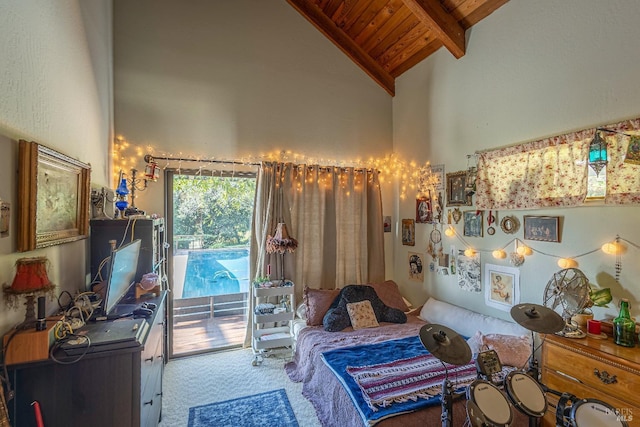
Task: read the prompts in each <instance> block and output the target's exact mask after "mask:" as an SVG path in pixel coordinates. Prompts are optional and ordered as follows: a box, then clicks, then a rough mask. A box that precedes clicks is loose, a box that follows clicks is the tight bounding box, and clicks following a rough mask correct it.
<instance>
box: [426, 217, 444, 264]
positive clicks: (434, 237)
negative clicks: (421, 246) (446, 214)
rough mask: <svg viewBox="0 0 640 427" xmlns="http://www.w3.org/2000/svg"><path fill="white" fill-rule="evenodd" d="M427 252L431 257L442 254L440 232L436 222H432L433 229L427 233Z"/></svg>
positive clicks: (438, 256)
mask: <svg viewBox="0 0 640 427" xmlns="http://www.w3.org/2000/svg"><path fill="white" fill-rule="evenodd" d="M427 253H428V254H429V255H431V257H432V258H433V259H436V258H441V257H442V256H443V255H444V252H443V250H442V233H440V230H439V229H438V224H436V223H434V224H433V230H431V233H429V245H428V246H427Z"/></svg>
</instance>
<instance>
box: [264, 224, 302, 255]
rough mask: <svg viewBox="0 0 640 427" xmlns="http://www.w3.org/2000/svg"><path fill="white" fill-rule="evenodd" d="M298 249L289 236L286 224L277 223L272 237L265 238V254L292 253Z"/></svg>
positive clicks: (295, 241)
mask: <svg viewBox="0 0 640 427" xmlns="http://www.w3.org/2000/svg"><path fill="white" fill-rule="evenodd" d="M297 248H298V241H297V240H296V239H294V238H293V237H291V236H289V232H288V231H287V224H285V223H284V222H279V223H278V225H277V226H276V232H275V233H274V235H273V237H272V236H270V235H269V236H267V253H270V254H272V253H276V252H278V253H281V254H283V253H285V252H293V251H295V250H296V249H297Z"/></svg>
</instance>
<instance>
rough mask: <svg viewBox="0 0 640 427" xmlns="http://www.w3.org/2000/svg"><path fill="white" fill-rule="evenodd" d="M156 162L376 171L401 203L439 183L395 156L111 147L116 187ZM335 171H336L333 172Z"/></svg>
mask: <svg viewBox="0 0 640 427" xmlns="http://www.w3.org/2000/svg"><path fill="white" fill-rule="evenodd" d="M147 155H150V156H151V157H157V158H169V159H171V158H175V159H179V160H166V161H162V162H160V164H159V166H160V167H161V168H162V169H166V168H168V167H173V168H176V169H180V168H181V167H183V166H184V165H186V164H189V163H190V162H197V163H198V164H199V165H198V166H197V167H196V169H198V170H199V172H200V173H203V174H205V171H210V172H211V174H212V175H213V170H214V169H217V168H219V165H220V163H229V164H232V165H234V166H238V167H242V166H246V167H253V166H255V165H256V164H259V163H260V162H283V163H293V164H307V165H321V166H331V167H334V168H346V167H353V168H362V169H375V170H377V171H378V176H379V182H380V184H383V183H385V182H391V181H393V180H396V181H397V182H398V184H399V195H400V199H401V200H404V199H406V198H407V195H408V194H409V193H413V192H415V193H416V194H417V195H420V194H426V193H428V188H434V187H435V186H436V184H437V183H438V180H439V178H438V176H437V175H436V174H434V173H432V172H431V166H430V163H429V162H425V163H424V164H422V165H419V164H418V163H417V162H415V161H406V160H403V159H401V158H400V156H399V155H398V154H397V153H391V154H388V155H385V156H383V157H380V158H368V159H353V160H337V159H330V158H324V157H315V156H308V155H305V154H302V153H297V152H294V151H291V150H279V151H278V150H274V151H272V152H268V153H265V154H261V155H258V156H244V157H240V158H236V159H221V158H216V157H213V156H205V155H189V154H183V153H182V152H158V150H156V149H155V148H154V147H153V146H151V145H147V146H141V145H135V144H132V143H130V142H129V141H127V140H126V139H125V138H124V137H122V136H118V137H117V138H116V139H115V141H114V146H113V181H114V183H117V182H118V180H119V178H120V174H121V172H124V173H125V174H126V173H127V172H128V171H130V170H132V169H136V168H138V167H139V166H140V165H141V164H142V163H143V162H144V158H145V156H147ZM336 170H337V169H336Z"/></svg>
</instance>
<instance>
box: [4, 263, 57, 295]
mask: <svg viewBox="0 0 640 427" xmlns="http://www.w3.org/2000/svg"><path fill="white" fill-rule="evenodd" d="M50 286H51V281H50V280H49V276H48V275H47V258H45V257H38V258H20V259H19V260H18V261H16V275H15V277H14V278H13V282H12V283H11V288H10V291H11V292H14V293H28V292H35V291H39V290H43V289H47V288H49V287H50Z"/></svg>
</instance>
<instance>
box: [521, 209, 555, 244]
mask: <svg viewBox="0 0 640 427" xmlns="http://www.w3.org/2000/svg"><path fill="white" fill-rule="evenodd" d="M524 238H525V239H527V240H538V241H541V242H555V243H559V242H560V217H558V216H532V215H525V216H524Z"/></svg>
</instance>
